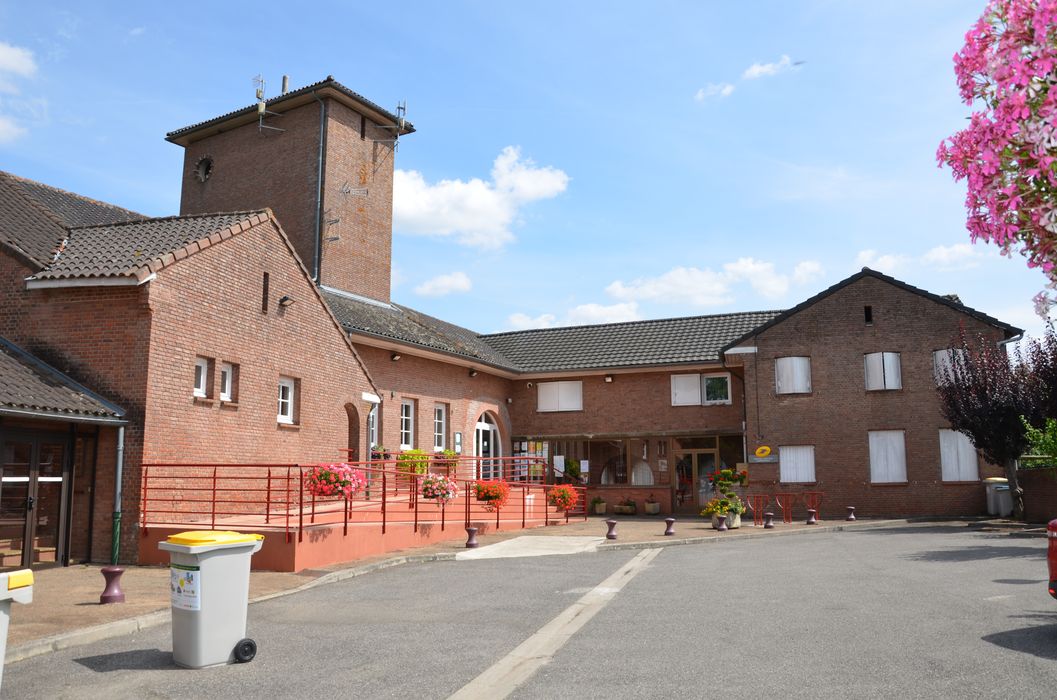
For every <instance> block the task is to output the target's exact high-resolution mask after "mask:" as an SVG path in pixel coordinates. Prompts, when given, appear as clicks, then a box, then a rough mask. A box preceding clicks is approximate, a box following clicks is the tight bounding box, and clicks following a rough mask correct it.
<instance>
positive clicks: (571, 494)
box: [547, 484, 580, 512]
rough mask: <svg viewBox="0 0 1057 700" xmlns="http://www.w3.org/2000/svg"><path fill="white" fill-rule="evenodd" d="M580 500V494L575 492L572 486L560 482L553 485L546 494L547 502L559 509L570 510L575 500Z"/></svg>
mask: <svg viewBox="0 0 1057 700" xmlns="http://www.w3.org/2000/svg"><path fill="white" fill-rule="evenodd" d="M579 500H580V494H578V493H576V490H575V489H574V488H573V487H572V486H568V485H566V484H561V485H560V486H555V487H554V488H552V489H551V490H550V493H548V494H547V502H548V503H550V504H551V505H552V506H554V507H555V508H557V509H558V510H559V511H565V512H568V511H570V510H572V507H573V506H575V505H576V502H577V501H579Z"/></svg>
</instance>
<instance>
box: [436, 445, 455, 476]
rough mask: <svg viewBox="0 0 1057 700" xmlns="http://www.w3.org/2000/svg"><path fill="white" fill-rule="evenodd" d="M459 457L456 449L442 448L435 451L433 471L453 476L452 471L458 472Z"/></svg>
mask: <svg viewBox="0 0 1057 700" xmlns="http://www.w3.org/2000/svg"><path fill="white" fill-rule="evenodd" d="M458 465H459V459H458V455H457V454H456V452H455V450H441V451H440V452H434V453H433V466H432V468H433V471H434V472H436V473H438V474H444V475H445V476H451V475H452V472H453V471H454V472H456V473H457V472H458V469H457V467H458Z"/></svg>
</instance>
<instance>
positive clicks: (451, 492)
mask: <svg viewBox="0 0 1057 700" xmlns="http://www.w3.org/2000/svg"><path fill="white" fill-rule="evenodd" d="M458 495H459V485H458V484H457V483H456V482H455V479H452V478H450V477H447V476H444V475H443V474H427V475H426V476H425V477H423V479H422V498H431V499H433V500H435V501H436V502H437V503H438V504H439V505H441V506H443V505H445V504H446V503H447V502H448V501H450V500H452V499H454V498H455V497H456V496H458Z"/></svg>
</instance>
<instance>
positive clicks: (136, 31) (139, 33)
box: [128, 27, 147, 36]
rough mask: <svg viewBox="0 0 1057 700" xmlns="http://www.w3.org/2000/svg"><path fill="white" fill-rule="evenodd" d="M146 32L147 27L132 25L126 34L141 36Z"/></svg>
mask: <svg viewBox="0 0 1057 700" xmlns="http://www.w3.org/2000/svg"><path fill="white" fill-rule="evenodd" d="M146 32H147V28H146V27H133V28H132V29H130V30H128V35H129V36H143V35H144V34H145V33H146Z"/></svg>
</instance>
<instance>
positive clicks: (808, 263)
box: [793, 260, 825, 284]
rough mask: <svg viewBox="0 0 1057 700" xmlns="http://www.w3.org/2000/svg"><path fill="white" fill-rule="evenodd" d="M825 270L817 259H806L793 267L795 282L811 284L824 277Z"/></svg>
mask: <svg viewBox="0 0 1057 700" xmlns="http://www.w3.org/2000/svg"><path fill="white" fill-rule="evenodd" d="M824 272H825V270H824V269H823V268H822V264H821V263H820V262H818V261H817V260H805V261H803V262H799V263H797V264H796V267H795V268H793V282H794V283H796V284H810V283H812V282H814V281H815V280H817V279H818V278H820V277H822V275H823V273H824Z"/></svg>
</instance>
